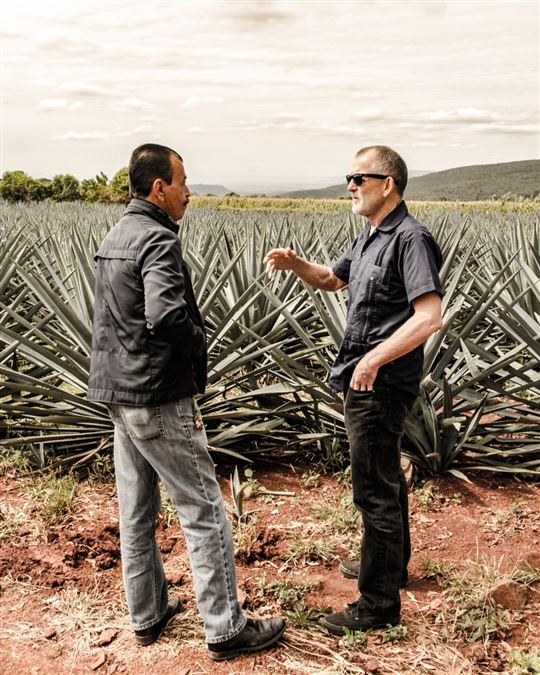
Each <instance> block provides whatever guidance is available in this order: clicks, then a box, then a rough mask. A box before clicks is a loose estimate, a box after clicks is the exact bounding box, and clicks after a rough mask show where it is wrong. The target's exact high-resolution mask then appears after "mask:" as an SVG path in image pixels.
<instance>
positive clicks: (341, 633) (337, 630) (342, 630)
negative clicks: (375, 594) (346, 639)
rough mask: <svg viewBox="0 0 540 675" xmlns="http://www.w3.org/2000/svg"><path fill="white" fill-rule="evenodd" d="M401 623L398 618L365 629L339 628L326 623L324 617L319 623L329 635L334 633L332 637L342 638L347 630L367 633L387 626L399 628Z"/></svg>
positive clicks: (373, 624) (333, 624)
mask: <svg viewBox="0 0 540 675" xmlns="http://www.w3.org/2000/svg"><path fill="white" fill-rule="evenodd" d="M400 622H401V619H400V618H399V617H397V618H394V619H389V620H386V621H381V622H379V623H372V624H370V625H369V626H364V627H363V628H360V627H358V628H352V627H351V628H349V626H338V625H336V624H335V623H330V622H329V621H326V619H325V618H324V617H322V618H321V619H319V623H320V624H321V626H323V627H324V628H326V630H327V631H328V632H329V633H332V635H339V636H340V637H343V636H344V635H345V628H346V629H347V630H348V631H349V632H351V633H354V632H360V631H362V632H365V631H368V630H374V629H376V628H386V627H387V626H397V625H398V624H399V623H400Z"/></svg>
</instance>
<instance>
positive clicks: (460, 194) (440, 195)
mask: <svg viewBox="0 0 540 675" xmlns="http://www.w3.org/2000/svg"><path fill="white" fill-rule="evenodd" d="M348 194H349V193H348V192H347V188H346V186H345V185H344V184H341V185H331V186H329V187H326V188H321V189H319V190H296V191H295V192H287V193H284V194H282V195H280V196H282V197H312V198H315V199H317V198H318V199H339V198H340V197H348ZM508 194H512V195H522V196H524V197H532V196H535V195H538V194H540V160H539V159H530V160H526V161H523V162H503V163H501V164H477V165H474V166H460V167H457V168H455V169H447V170H446V171H436V172H434V173H428V174H425V175H423V176H415V177H412V178H410V179H409V184H408V186H407V190H406V192H405V197H406V199H409V200H419V201H438V200H441V199H448V200H458V201H475V200H477V199H489V198H491V197H496V198H500V197H503V196H504V195H508Z"/></svg>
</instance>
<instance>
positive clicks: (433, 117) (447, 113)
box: [415, 108, 501, 122]
mask: <svg viewBox="0 0 540 675" xmlns="http://www.w3.org/2000/svg"><path fill="white" fill-rule="evenodd" d="M415 117H416V118H417V119H420V120H426V121H429V122H431V121H433V122H495V121H497V120H500V118H501V116H500V114H498V113H495V112H490V111H489V110H482V109H480V108H458V109H457V110H434V111H433V112H423V113H419V114H418V115H415Z"/></svg>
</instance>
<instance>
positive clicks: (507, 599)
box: [487, 579, 527, 609]
mask: <svg viewBox="0 0 540 675" xmlns="http://www.w3.org/2000/svg"><path fill="white" fill-rule="evenodd" d="M487 595H488V597H489V598H493V600H495V602H496V603H497V604H499V605H501V606H502V607H504V608H505V609H522V608H523V607H524V606H525V605H526V604H527V589H526V588H524V587H523V586H520V585H519V584H518V583H516V582H515V581H512V579H501V580H500V581H497V582H496V583H495V584H493V586H492V587H491V589H490V590H489V591H488V594H487Z"/></svg>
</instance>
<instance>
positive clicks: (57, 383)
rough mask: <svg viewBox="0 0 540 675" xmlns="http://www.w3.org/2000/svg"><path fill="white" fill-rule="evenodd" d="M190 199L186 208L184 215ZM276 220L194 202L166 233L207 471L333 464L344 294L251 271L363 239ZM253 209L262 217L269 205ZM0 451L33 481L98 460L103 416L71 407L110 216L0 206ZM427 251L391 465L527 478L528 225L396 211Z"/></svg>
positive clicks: (464, 210)
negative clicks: (423, 340)
mask: <svg viewBox="0 0 540 675" xmlns="http://www.w3.org/2000/svg"><path fill="white" fill-rule="evenodd" d="M195 201H196V200H194V202H195ZM321 203H324V202H320V201H319V202H317V208H316V209H315V208H314V209H311V210H310V208H309V204H303V207H304V208H305V210H302V211H286V210H284V209H277V208H276V209H273V208H270V207H269V206H268V205H266V204H265V205H264V208H261V207H260V205H258V204H256V206H258V208H255V209H251V210H248V209H245V208H239V206H240V204H239V203H236V202H235V204H234V208H221V206H222V204H220V203H218V202H215V203H213V202H211V201H209V200H202V201H201V202H200V203H199V205H197V204H196V203H194V204H193V206H192V207H190V208H191V210H190V211H189V212H188V214H187V215H186V217H185V219H184V221H183V222H182V228H181V237H182V244H183V250H184V256H185V258H186V261H187V263H188V264H189V266H190V267H191V269H192V272H193V277H194V287H195V291H196V294H197V298H198V302H199V305H200V307H201V309H202V314H203V316H204V318H205V322H206V325H207V334H208V350H209V384H208V389H207V391H206V393H205V395H204V396H203V397H201V400H200V402H199V404H200V407H201V410H202V412H203V416H204V420H205V424H206V427H207V432H208V436H209V443H210V446H211V449H212V450H213V451H214V452H215V457H216V459H219V458H220V457H223V456H225V457H226V456H229V458H230V457H231V456H233V457H238V458H243V459H244V460H251V461H253V460H255V459H257V458H260V457H266V458H268V459H271V458H280V459H281V460H283V458H287V459H288V458H292V457H293V456H297V455H302V456H304V457H305V456H306V455H307V456H309V457H312V458H314V459H316V460H317V461H319V462H320V463H321V465H327V466H328V467H329V468H330V467H332V468H337V467H339V466H340V464H341V463H342V462H343V461H344V458H345V457H346V453H347V445H346V437H345V429H344V424H343V405H342V400H341V399H340V398H339V397H338V396H336V395H335V394H333V393H332V392H331V391H330V389H329V387H328V385H327V375H328V372H329V369H330V366H331V363H332V361H333V358H334V355H335V354H336V351H337V348H338V346H339V344H340V340H341V337H342V334H343V330H344V325H345V318H346V308H347V294H346V291H342V292H339V293H337V294H329V293H320V292H319V291H314V290H313V289H311V288H308V287H306V286H304V285H303V284H302V283H301V282H299V281H298V280H297V279H296V277H294V275H292V274H289V273H279V274H276V275H274V277H273V278H272V279H268V278H267V277H266V276H265V273H264V268H263V264H262V260H263V258H264V255H265V253H266V251H267V250H268V249H270V248H273V247H276V246H290V247H292V248H294V249H295V250H296V251H297V252H299V253H300V254H301V255H303V256H305V257H307V258H309V259H310V260H314V261H317V262H320V263H323V264H329V263H331V262H332V261H334V260H335V259H336V258H337V257H338V256H339V255H340V254H341V253H342V252H343V250H344V249H345V248H346V247H347V246H348V245H349V243H350V242H351V241H352V239H353V238H354V237H355V236H356V235H357V233H358V232H359V231H360V229H361V228H362V227H363V223H362V222H361V220H360V219H356V218H354V217H353V216H352V215H350V214H349V213H348V212H347V211H346V210H345V209H346V208H348V206H347V204H346V202H345V203H343V204H342V205H339V204H338V205H337V206H336V203H335V202H334V203H332V204H331V206H329V208H328V209H327V210H326V211H325V210H322V209H321ZM270 206H271V205H270ZM2 208H3V223H2V225H1V228H0V314H1V320H0V423H1V428H0V436H1V437H2V440H1V441H0V442H2V443H4V444H5V445H9V446H22V447H23V448H25V449H26V450H27V451H28V452H31V453H32V455H33V457H34V459H35V461H36V462H37V463H38V464H39V466H41V467H44V466H59V465H71V466H73V465H81V464H83V463H85V462H90V461H92V460H94V459H96V458H99V457H101V456H102V455H103V453H106V452H108V451H110V448H111V445H112V438H111V431H112V427H111V422H110V420H109V417H108V414H107V410H106V408H105V407H104V406H103V405H101V404H98V403H93V402H90V401H88V400H87V399H86V395H85V393H86V387H87V381H88V370H89V356H90V347H91V322H92V306H93V287H94V262H93V255H94V253H95V251H96V250H97V248H98V245H99V242H100V241H101V239H102V238H103V236H104V235H105V233H106V232H107V230H108V229H109V228H110V227H111V226H112V225H113V224H114V222H116V220H118V218H119V217H120V215H121V213H122V210H123V209H122V207H121V206H112V205H99V204H93V205H84V206H83V205H81V204H76V203H74V204H48V203H40V204H34V205H22V204H14V205H6V204H3V205H2ZM409 208H410V210H411V211H412V213H413V214H414V215H416V216H417V217H418V218H419V219H420V220H421V221H422V222H424V223H425V224H426V225H427V226H428V227H429V228H430V229H431V231H432V232H433V234H434V236H435V237H436V239H437V241H438V242H439V245H440V247H441V249H442V251H443V256H444V267H443V269H442V280H443V284H444V287H445V296H444V300H443V312H444V316H443V327H442V329H441V330H440V331H439V332H438V333H437V334H435V335H434V336H433V337H432V338H431V339H430V340H429V342H428V343H427V344H426V347H425V372H424V377H423V381H422V390H421V395H420V396H419V398H418V399H417V402H416V404H415V407H414V409H413V411H412V413H411V415H410V416H409V418H408V420H407V424H406V438H405V439H404V452H405V453H406V454H407V455H408V456H409V457H410V458H411V460H412V461H413V462H414V463H415V464H416V465H417V466H418V467H420V468H422V469H423V470H424V471H427V472H429V473H440V472H444V471H450V472H452V473H454V474H455V475H459V476H461V477H464V476H466V475H467V474H468V473H470V472H472V471H477V472H478V471H492V472H511V473H519V474H522V475H524V476H531V477H540V440H539V439H540V397H539V394H540V373H539V370H540V368H539V363H540V219H539V215H538V211H536V212H535V211H534V210H533V209H528V208H523V207H522V206H520V205H515V208H513V207H512V206H511V205H503V207H501V208H500V209H498V210H497V209H495V208H493V207H492V206H491V207H489V208H481V207H477V208H471V207H469V206H466V205H456V204H442V203H441V204H426V205H422V204H411V205H410V207H409Z"/></svg>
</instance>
